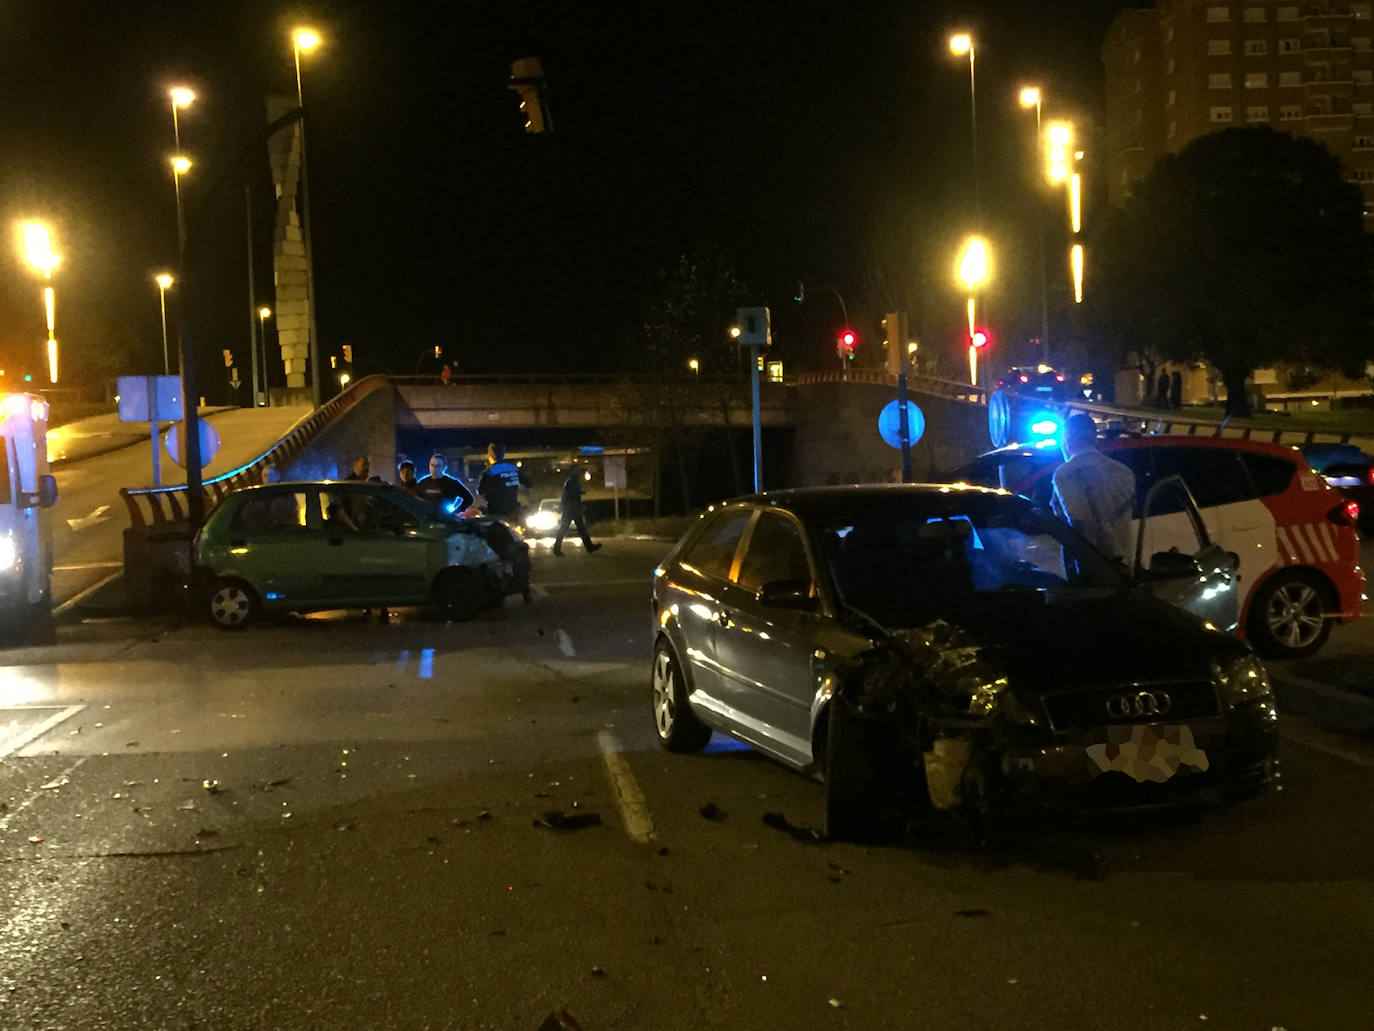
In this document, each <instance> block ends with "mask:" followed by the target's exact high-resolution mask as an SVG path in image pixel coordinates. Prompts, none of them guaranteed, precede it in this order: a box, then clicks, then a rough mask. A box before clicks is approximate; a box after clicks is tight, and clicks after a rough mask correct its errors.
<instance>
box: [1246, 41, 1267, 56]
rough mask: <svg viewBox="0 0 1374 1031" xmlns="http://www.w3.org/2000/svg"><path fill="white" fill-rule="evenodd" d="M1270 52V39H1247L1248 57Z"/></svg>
mask: <svg viewBox="0 0 1374 1031" xmlns="http://www.w3.org/2000/svg"><path fill="white" fill-rule="evenodd" d="M1267 53H1269V41H1268V40H1264V39H1247V40H1246V41H1245V56H1246V57H1263V56H1264V55H1265V54H1267Z"/></svg>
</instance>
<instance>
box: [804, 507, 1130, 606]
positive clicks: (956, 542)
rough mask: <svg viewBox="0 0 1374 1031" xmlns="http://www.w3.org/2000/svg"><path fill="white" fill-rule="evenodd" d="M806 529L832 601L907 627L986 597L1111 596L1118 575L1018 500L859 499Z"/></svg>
mask: <svg viewBox="0 0 1374 1031" xmlns="http://www.w3.org/2000/svg"><path fill="white" fill-rule="evenodd" d="M849 509H850V510H847V511H844V512H828V513H826V514H825V515H824V516H823V517H822V518H821V519H820V520H818V521H817V523H816V528H817V533H818V536H819V538H820V540H819V545H820V548H821V550H822V552H823V554H824V555H825V557H826V562H827V564H828V565H829V567H830V569H831V572H832V574H833V577H834V583H835V587H836V590H837V591H838V592H839V595H840V600H841V601H842V602H843V603H844V604H845V605H847V606H850V607H853V608H857V609H859V610H860V611H861V612H863V613H864V614H866V615H868V616H870V617H872V618H873V619H876V620H877V621H878V622H879V623H882V624H883V625H885V626H894V627H895V626H910V625H914V624H915V623H919V622H924V621H927V620H929V619H934V618H937V617H939V616H942V615H948V614H949V613H950V612H951V611H952V610H954V609H957V608H961V607H966V606H967V605H969V604H970V603H976V600H977V597H978V596H979V595H983V594H986V593H989V592H996V591H1014V590H1046V589H1050V588H1063V587H1076V588H1100V589H1120V588H1123V587H1125V586H1126V585H1127V581H1126V578H1125V576H1124V574H1123V573H1122V572H1121V571H1120V570H1119V569H1117V567H1116V566H1115V565H1113V564H1112V563H1111V562H1110V561H1109V560H1108V559H1107V558H1106V557H1105V556H1104V555H1102V554H1101V553H1100V552H1098V551H1096V550H1095V549H1093V548H1092V547H1091V546H1090V545H1088V544H1087V543H1086V542H1084V541H1083V540H1082V539H1081V538H1080V537H1079V536H1078V535H1077V534H1075V533H1074V532H1073V531H1072V530H1071V529H1069V527H1068V526H1067V525H1065V524H1064V523H1062V522H1061V521H1060V520H1058V519H1056V518H1055V517H1054V516H1052V515H1050V514H1049V513H1047V512H1045V511H1044V510H1042V509H1038V508H1036V507H1035V506H1033V505H1030V504H1028V503H1026V502H1025V501H1023V500H1020V499H1016V498H1009V497H1006V496H999V495H988V494H968V493H963V492H958V491H954V492H951V493H950V494H947V495H940V496H938V497H931V496H929V495H924V496H910V495H908V496H905V497H892V498H883V497H878V498H874V497H871V496H870V497H867V498H864V500H863V502H862V506H860V505H858V504H856V505H852V506H849Z"/></svg>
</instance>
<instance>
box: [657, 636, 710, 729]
mask: <svg viewBox="0 0 1374 1031" xmlns="http://www.w3.org/2000/svg"><path fill="white" fill-rule="evenodd" d="M649 683H650V688H651V689H652V695H653V700H652V704H653V712H654V729H655V730H656V731H658V743H659V744H661V745H662V746H663V747H664V748H666V749H668V751H670V752H699V751H701V750H702V749H703V748H705V747H706V742H707V741H709V740H711V728H710V727H708V726H706V725H705V724H704V723H702V722H701V721H700V720H698V719H697V718H696V716H695V715H694V714H693V712H692V707H691V705H690V704H688V702H687V688H686V685H685V684H684V683H683V680H682V670H681V669H679V668H678V663H677V656H676V655H675V654H674V653H673V646H672V645H670V644H669V643H668V642H667V641H659V642H658V646H657V647H656V648H655V649H654V668H653V674H652V676H651V677H650V681H649Z"/></svg>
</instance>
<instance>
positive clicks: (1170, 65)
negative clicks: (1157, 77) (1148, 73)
mask: <svg viewBox="0 0 1374 1031" xmlns="http://www.w3.org/2000/svg"><path fill="white" fill-rule="evenodd" d="M1164 74H1165V75H1173V74H1174V59H1173V58H1172V57H1171V58H1169V59H1168V60H1167V61H1165V62H1164Z"/></svg>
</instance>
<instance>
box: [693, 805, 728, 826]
mask: <svg viewBox="0 0 1374 1031" xmlns="http://www.w3.org/2000/svg"><path fill="white" fill-rule="evenodd" d="M697 812H699V813H701V818H702V819H703V820H713V821H715V822H716V823H719V822H720V821H721V820H723V819H725V810H723V809H722V808H721V807H720V806H718V805H716V804H715V803H714V802H707V803H706V804H705V805H704V806H702V807H701V808H700V809H698V810H697Z"/></svg>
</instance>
